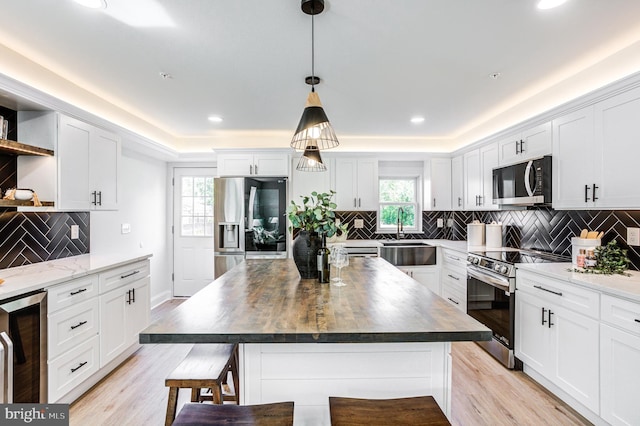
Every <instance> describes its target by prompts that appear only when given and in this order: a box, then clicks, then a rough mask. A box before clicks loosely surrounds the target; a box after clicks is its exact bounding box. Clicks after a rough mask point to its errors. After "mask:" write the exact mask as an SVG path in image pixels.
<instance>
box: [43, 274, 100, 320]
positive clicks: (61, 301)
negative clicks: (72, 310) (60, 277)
mask: <svg viewBox="0 0 640 426" xmlns="http://www.w3.org/2000/svg"><path fill="white" fill-rule="evenodd" d="M97 295H98V275H89V276H87V277H83V278H78V279H76V280H72V281H67V282H66V283H64V284H60V285H56V286H53V287H49V288H48V289H47V306H48V311H49V313H52V312H56V311H59V310H60V309H64V308H67V307H69V306H72V305H75V304H78V303H80V302H83V301H85V300H88V299H91V298H92V297H95V296H97Z"/></svg>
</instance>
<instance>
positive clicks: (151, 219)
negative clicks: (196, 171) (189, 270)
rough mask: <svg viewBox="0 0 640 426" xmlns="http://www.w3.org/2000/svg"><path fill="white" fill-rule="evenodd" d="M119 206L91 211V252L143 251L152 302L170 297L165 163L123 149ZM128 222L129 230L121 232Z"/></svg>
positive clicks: (170, 262)
mask: <svg viewBox="0 0 640 426" xmlns="http://www.w3.org/2000/svg"><path fill="white" fill-rule="evenodd" d="M119 190H120V200H119V210H118V211H105V212H91V243H90V244H91V253H95V254H101V253H113V252H145V253H152V254H153V257H152V258H151V306H155V305H157V304H158V303H161V302H162V301H164V300H167V299H169V298H170V297H171V294H172V288H171V272H172V260H171V256H170V251H169V248H170V247H171V239H170V238H171V234H170V229H171V228H170V224H168V222H167V217H168V216H167V211H168V206H167V164H166V162H164V161H160V160H156V159H153V158H150V157H147V156H144V155H141V154H139V153H136V152H133V151H130V150H126V149H123V152H122V157H121V164H120V176H119ZM123 223H129V224H130V225H131V232H130V233H128V234H122V233H121V225H122V224H123Z"/></svg>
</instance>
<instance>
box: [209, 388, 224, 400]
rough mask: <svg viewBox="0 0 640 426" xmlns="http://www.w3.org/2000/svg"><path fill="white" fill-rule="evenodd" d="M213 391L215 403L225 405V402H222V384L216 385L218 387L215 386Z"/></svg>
mask: <svg viewBox="0 0 640 426" xmlns="http://www.w3.org/2000/svg"><path fill="white" fill-rule="evenodd" d="M211 391H212V392H213V395H212V397H213V403H214V404H223V403H224V401H223V400H222V383H216V386H213V387H212V388H211Z"/></svg>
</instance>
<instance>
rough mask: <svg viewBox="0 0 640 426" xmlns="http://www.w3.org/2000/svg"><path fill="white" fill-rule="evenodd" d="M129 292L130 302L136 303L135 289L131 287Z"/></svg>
mask: <svg viewBox="0 0 640 426" xmlns="http://www.w3.org/2000/svg"><path fill="white" fill-rule="evenodd" d="M131 294H132V299H133V300H132V303H136V289H135V288H132V289H131Z"/></svg>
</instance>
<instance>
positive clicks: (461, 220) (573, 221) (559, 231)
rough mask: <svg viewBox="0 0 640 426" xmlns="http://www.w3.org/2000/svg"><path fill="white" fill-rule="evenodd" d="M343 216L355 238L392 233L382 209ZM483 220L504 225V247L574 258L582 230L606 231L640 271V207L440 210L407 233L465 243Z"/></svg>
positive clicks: (608, 238) (428, 214) (607, 238)
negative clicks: (636, 243)
mask: <svg viewBox="0 0 640 426" xmlns="http://www.w3.org/2000/svg"><path fill="white" fill-rule="evenodd" d="M337 216H338V217H339V218H340V219H341V220H342V222H346V223H348V229H349V239H363V240H375V239H384V238H388V237H389V234H376V233H375V229H376V212H374V211H365V212H362V211H342V212H338V213H337ZM354 219H363V220H364V228H363V229H355V228H354V227H353V220H354ZM437 219H443V222H444V224H445V225H446V224H447V223H448V220H449V219H451V221H452V225H453V226H450V227H447V226H445V227H443V228H438V227H437V226H436V224H437ZM473 220H479V221H481V222H483V223H491V222H492V221H496V222H501V223H502V225H503V245H504V246H506V247H517V248H525V249H535V250H541V251H546V252H552V253H556V254H561V255H564V256H571V237H574V236H576V235H578V234H579V233H580V230H582V229H588V230H593V231H596V230H597V231H604V233H605V234H604V237H603V239H602V240H603V241H602V243H603V244H606V243H608V242H609V241H611V240H616V241H617V242H618V244H619V245H620V246H622V247H623V248H626V249H627V255H628V256H629V260H631V264H632V265H631V267H632V269H636V270H640V247H632V246H629V245H627V241H626V238H627V228H628V227H640V211H636V210H630V211H627V210H624V211H619V210H616V211H610V210H575V211H574V210H571V211H562V210H553V209H549V208H535V209H531V210H506V211H491V212H465V211H453V212H445V211H437V212H422V230H423V232H422V234H405V238H415V239H447V240H455V241H464V240H466V239H467V223H470V222H472V221H473Z"/></svg>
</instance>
